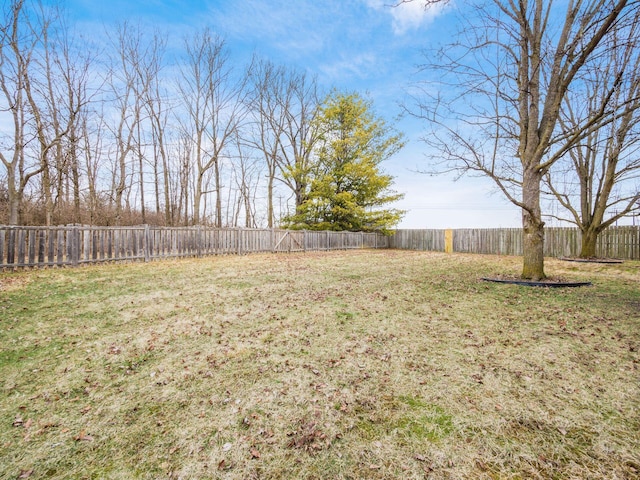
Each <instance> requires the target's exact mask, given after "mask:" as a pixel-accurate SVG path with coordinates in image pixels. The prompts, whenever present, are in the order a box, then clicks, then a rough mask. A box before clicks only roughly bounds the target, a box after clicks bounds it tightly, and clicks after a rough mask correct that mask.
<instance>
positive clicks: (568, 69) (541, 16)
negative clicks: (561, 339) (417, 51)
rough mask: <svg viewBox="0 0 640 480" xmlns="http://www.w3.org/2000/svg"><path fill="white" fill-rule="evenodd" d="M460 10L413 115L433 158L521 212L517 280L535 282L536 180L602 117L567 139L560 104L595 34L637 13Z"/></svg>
mask: <svg viewBox="0 0 640 480" xmlns="http://www.w3.org/2000/svg"><path fill="white" fill-rule="evenodd" d="M446 1H447V0H428V1H427V2H426V3H427V4H434V3H443V2H446ZM464 8H465V10H464V12H462V13H463V15H464V18H463V19H461V21H462V22H463V23H464V27H463V28H461V31H460V34H459V35H458V37H457V41H456V42H454V43H452V44H450V45H448V46H447V47H445V48H444V49H443V50H442V51H441V52H440V54H439V55H438V56H437V57H436V58H434V59H431V58H430V59H429V61H428V64H427V65H426V66H425V72H426V71H429V70H432V71H434V72H437V73H436V74H437V75H438V78H435V77H434V78H433V79H432V80H433V81H432V82H430V83H425V84H423V85H422V87H423V88H422V92H421V93H418V94H416V95H417V97H418V98H417V107H418V108H417V110H416V109H413V112H412V113H414V114H416V115H419V116H421V117H423V118H425V119H427V120H428V121H429V122H430V125H431V127H432V132H430V133H429V134H428V135H426V136H425V140H426V142H427V143H428V144H429V145H431V146H433V147H435V148H436V149H437V150H438V153H437V154H435V155H439V156H441V158H444V160H445V161H446V162H448V163H449V165H450V166H451V168H453V169H455V170H457V171H461V172H472V173H473V172H475V173H479V174H481V175H486V176H488V177H489V178H491V179H492V180H493V181H494V182H495V184H496V185H497V187H498V188H499V190H500V191H502V192H503V193H504V194H505V195H506V197H507V198H508V199H509V200H510V201H511V202H512V203H514V204H515V205H517V206H518V207H520V208H521V209H522V225H523V233H524V244H523V247H524V259H523V269H522V277H523V278H528V279H542V278H544V277H545V273H544V251H543V248H544V221H543V216H542V211H541V206H540V198H541V185H542V179H543V178H544V177H545V175H546V174H547V173H548V172H549V170H550V168H551V167H552V165H553V164H554V163H556V162H557V161H558V160H559V159H560V158H562V157H563V156H564V155H565V154H566V153H567V152H568V151H569V150H571V149H572V148H573V147H574V146H575V145H576V144H577V143H578V142H579V141H580V140H581V138H583V137H584V135H585V134H586V132H588V131H590V130H592V129H593V128H594V127H595V126H597V125H598V124H600V123H601V122H602V118H601V116H594V117H593V118H591V119H590V121H589V122H588V123H586V124H585V125H582V129H581V130H580V131H579V132H573V134H572V135H571V136H569V137H567V136H566V135H563V133H562V132H559V131H558V123H559V117H560V107H561V105H562V103H563V101H564V100H565V98H566V96H567V94H568V92H569V91H570V88H572V87H577V86H578V82H575V79H576V78H577V75H578V74H579V72H580V71H581V70H582V68H583V67H584V65H585V64H586V63H587V61H588V60H589V59H590V58H591V57H592V56H593V55H594V52H596V51H597V49H598V48H599V46H600V45H601V43H602V42H603V39H605V38H606V37H607V36H608V35H610V34H611V32H612V31H614V30H615V29H616V28H617V27H618V25H619V24H620V23H624V22H625V21H626V20H625V19H626V18H628V17H630V16H635V15H637V12H638V3H637V2H634V1H628V0H585V1H570V2H565V3H554V2H547V1H545V0H522V1H519V2H515V1H511V0H491V1H489V2H473V1H469V2H467V3H466V4H465V7H464ZM602 114H604V112H602Z"/></svg>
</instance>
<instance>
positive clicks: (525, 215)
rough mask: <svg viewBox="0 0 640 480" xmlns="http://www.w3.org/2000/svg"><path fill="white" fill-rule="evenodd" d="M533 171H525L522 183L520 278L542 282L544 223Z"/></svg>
mask: <svg viewBox="0 0 640 480" xmlns="http://www.w3.org/2000/svg"><path fill="white" fill-rule="evenodd" d="M541 181H542V176H541V175H540V173H539V172H538V171H537V170H535V169H530V168H528V169H525V171H524V176H523V182H522V203H523V205H524V206H525V207H526V208H523V210H522V228H523V230H524V232H523V234H524V239H523V245H522V247H523V252H524V256H523V257H524V258H523V267H522V278H525V279H530V280H542V279H544V278H545V273H544V222H543V221H542V214H541V210H540V182H541Z"/></svg>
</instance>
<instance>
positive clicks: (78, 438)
mask: <svg viewBox="0 0 640 480" xmlns="http://www.w3.org/2000/svg"><path fill="white" fill-rule="evenodd" d="M74 440H75V441H76V442H93V437H92V436H91V435H87V432H86V430H81V431H80V433H79V434H78V435H77V436H76V437H74Z"/></svg>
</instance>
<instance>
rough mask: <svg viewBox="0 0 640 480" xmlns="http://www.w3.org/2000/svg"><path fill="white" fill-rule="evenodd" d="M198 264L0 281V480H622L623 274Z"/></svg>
mask: <svg viewBox="0 0 640 480" xmlns="http://www.w3.org/2000/svg"><path fill="white" fill-rule="evenodd" d="M519 268H520V260H519V259H517V258H510V257H492V256H478V255H457V254H456V255H445V254H436V253H419V252H404V251H358V252H339V253H308V254H295V255H255V256H246V257H216V258H209V259H199V260H182V261H172V262H158V263H151V264H130V265H120V266H116V265H110V266H101V267H88V268H82V269H75V270H46V271H32V272H23V273H17V274H4V275H3V276H2V277H0V280H1V281H2V284H3V285H7V286H10V287H5V288H2V289H0V319H1V320H0V345H1V346H2V352H1V353H0V381H1V382H2V392H1V395H2V396H1V397H0V458H1V459H2V461H0V478H18V477H20V476H22V478H114V479H115V478H123V479H124V478H184V479H187V478H221V479H222V478H224V479H251V478H256V479H257V478H260V479H277V478H307V479H312V478H315V479H360V478H367V479H388V478H398V479H400V478H402V479H411V478H465V479H466V478H589V479H591V478H603V479H604V478H607V479H615V478H638V476H639V475H640V415H639V412H640V393H639V386H638V385H639V377H640V375H639V368H640V367H639V361H640V354H639V353H638V351H639V349H640V263H639V262H626V263H624V264H622V265H597V264H593V265H592V264H575V263H568V262H560V261H553V260H550V261H548V263H547V271H548V273H549V274H552V275H554V276H561V277H566V278H570V279H575V280H589V281H592V282H593V283H594V286H592V287H587V288H579V289H566V290H556V289H540V288H526V287H517V286H513V285H500V284H490V283H486V282H482V281H480V280H479V278H480V277H482V276H490V275H497V274H510V273H517V272H518V270H519Z"/></svg>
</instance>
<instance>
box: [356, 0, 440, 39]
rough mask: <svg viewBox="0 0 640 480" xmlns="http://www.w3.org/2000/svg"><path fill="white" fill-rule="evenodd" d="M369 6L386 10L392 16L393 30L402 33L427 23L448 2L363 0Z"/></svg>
mask: <svg viewBox="0 0 640 480" xmlns="http://www.w3.org/2000/svg"><path fill="white" fill-rule="evenodd" d="M364 1H365V3H366V4H367V6H368V7H369V8H373V9H375V10H380V11H384V12H387V13H388V14H389V15H391V17H392V20H391V22H392V26H393V32H394V33H395V34H396V35H403V34H405V33H407V32H408V31H410V30H416V29H418V28H419V27H421V26H422V25H426V24H429V23H430V22H431V21H433V19H435V18H436V17H437V16H439V15H440V14H442V12H443V11H444V10H445V8H446V7H447V5H448V4H449V2H446V1H441V2H438V3H436V4H433V5H429V6H425V3H426V2H425V0H412V1H408V2H402V3H401V2H400V1H399V0H397V1H395V0H392V1H389V0H364Z"/></svg>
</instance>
